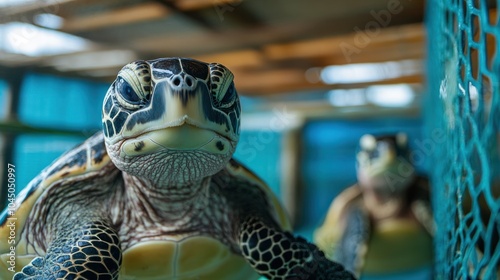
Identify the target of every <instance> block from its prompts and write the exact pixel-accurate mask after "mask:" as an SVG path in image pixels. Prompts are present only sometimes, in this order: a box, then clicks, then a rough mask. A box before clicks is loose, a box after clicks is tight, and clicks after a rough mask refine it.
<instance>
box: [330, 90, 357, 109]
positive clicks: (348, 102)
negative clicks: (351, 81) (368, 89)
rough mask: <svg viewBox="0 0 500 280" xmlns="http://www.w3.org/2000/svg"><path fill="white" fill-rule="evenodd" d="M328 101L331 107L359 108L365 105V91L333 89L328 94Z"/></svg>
mask: <svg viewBox="0 0 500 280" xmlns="http://www.w3.org/2000/svg"><path fill="white" fill-rule="evenodd" d="M328 101H329V102H330V104H332V105H333V106H339V107H343V106H361V105H365V104H366V96H365V89H363V88H359V89H334V90H330V91H329V92H328Z"/></svg>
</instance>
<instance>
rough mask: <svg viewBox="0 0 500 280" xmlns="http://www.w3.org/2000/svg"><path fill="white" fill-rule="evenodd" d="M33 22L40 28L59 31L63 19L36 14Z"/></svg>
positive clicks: (50, 15)
mask: <svg viewBox="0 0 500 280" xmlns="http://www.w3.org/2000/svg"><path fill="white" fill-rule="evenodd" d="M33 21H34V22H35V23H36V24H38V25H40V26H42V27H47V28H50V29H59V28H61V27H62V26H63V23H64V19H63V18H62V17H60V16H56V15H54V14H37V15H35V16H34V17H33Z"/></svg>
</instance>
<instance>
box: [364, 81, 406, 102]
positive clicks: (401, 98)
mask: <svg viewBox="0 0 500 280" xmlns="http://www.w3.org/2000/svg"><path fill="white" fill-rule="evenodd" d="M366 98H367V100H368V101H369V102H371V103H373V104H374V105H377V106H381V107H405V106H409V105H411V103H412V102H413V100H414V99H415V93H414V90H413V88H412V87H411V86H409V85H407V84H398V85H380V86H370V87H368V88H366Z"/></svg>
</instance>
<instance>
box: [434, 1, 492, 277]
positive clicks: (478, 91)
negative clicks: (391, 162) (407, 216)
mask: <svg viewBox="0 0 500 280" xmlns="http://www.w3.org/2000/svg"><path fill="white" fill-rule="evenodd" d="M499 3H500V0H496V2H495V1H487V0H431V1H429V2H428V3H427V30H428V36H429V40H428V50H429V53H428V56H429V60H428V83H429V94H428V99H427V101H426V103H425V104H424V112H425V116H426V121H427V125H426V127H427V131H426V137H427V138H426V143H425V144H426V145H425V147H424V149H425V150H426V151H424V152H427V153H428V155H429V156H430V157H431V158H433V161H432V162H433V164H434V166H431V168H430V170H432V174H430V176H431V179H432V182H433V207H434V211H435V219H436V225H437V231H436V238H435V243H436V244H435V245H436V247H435V248H436V261H435V263H436V274H437V279H499V278H500V274H498V271H500V270H499V267H500V245H499V242H498V237H499V233H500V213H499V211H500V183H499V182H500V180H499V179H500V178H499V177H500V164H499V145H500V96H499V95H500V92H499V75H500V51H499V46H500V42H499V38H500V25H499V15H498V13H497V7H498V6H499Z"/></svg>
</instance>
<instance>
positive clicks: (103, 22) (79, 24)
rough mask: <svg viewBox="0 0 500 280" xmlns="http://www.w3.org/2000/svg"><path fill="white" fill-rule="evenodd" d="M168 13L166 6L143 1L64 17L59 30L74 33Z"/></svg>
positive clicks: (139, 20)
mask: <svg viewBox="0 0 500 280" xmlns="http://www.w3.org/2000/svg"><path fill="white" fill-rule="evenodd" d="M169 14H170V10H169V9H168V8H167V7H166V6H164V5H161V4H159V3H157V2H145V3H142V4H138V5H135V6H130V7H127V8H121V9H116V10H112V11H110V12H102V13H99V14H93V15H88V16H81V17H73V18H69V19H66V20H65V21H64V25H63V27H62V28H61V31H64V32H69V33H74V32H81V31H88V30H95V29H98V28H105V27H110V26H116V25H125V24H131V23H137V22H142V21H148V20H153V19H157V18H163V17H166V16H167V15H169Z"/></svg>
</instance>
